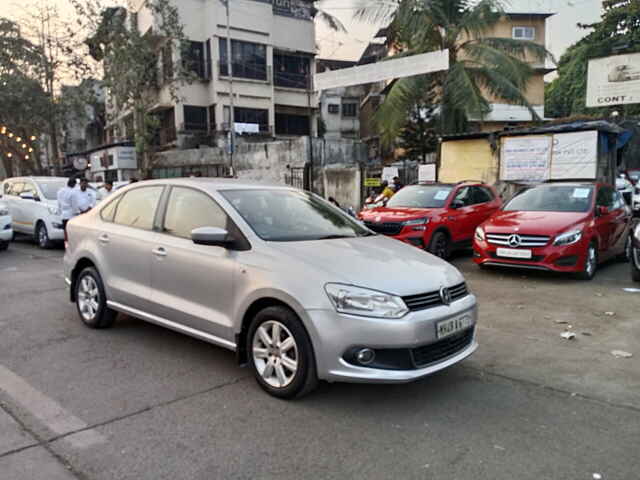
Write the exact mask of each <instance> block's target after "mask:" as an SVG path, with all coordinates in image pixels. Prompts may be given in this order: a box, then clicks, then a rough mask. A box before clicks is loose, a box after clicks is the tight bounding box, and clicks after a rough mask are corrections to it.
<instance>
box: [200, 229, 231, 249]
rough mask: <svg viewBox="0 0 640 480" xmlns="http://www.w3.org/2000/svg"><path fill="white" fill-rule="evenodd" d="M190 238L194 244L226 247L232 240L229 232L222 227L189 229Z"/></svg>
mask: <svg viewBox="0 0 640 480" xmlns="http://www.w3.org/2000/svg"><path fill="white" fill-rule="evenodd" d="M191 240H192V241H193V243H195V244H196V245H210V246H215V247H224V248H227V247H229V245H231V244H232V243H233V242H234V239H233V237H232V236H231V235H229V232H227V231H226V230H224V229H223V228H217V227H200V228H195V229H193V230H192V231H191Z"/></svg>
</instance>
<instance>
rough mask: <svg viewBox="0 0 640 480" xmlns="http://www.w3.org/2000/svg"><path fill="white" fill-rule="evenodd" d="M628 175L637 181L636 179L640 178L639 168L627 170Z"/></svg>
mask: <svg viewBox="0 0 640 480" xmlns="http://www.w3.org/2000/svg"><path fill="white" fill-rule="evenodd" d="M628 175H629V178H630V179H631V180H633V181H634V182H637V181H638V180H640V170H636V171H633V172H629V173H628Z"/></svg>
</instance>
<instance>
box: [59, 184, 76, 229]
mask: <svg viewBox="0 0 640 480" xmlns="http://www.w3.org/2000/svg"><path fill="white" fill-rule="evenodd" d="M75 187H76V179H75V178H73V177H70V178H69V180H67V186H66V187H64V188H61V189H60V190H59V191H58V194H57V198H58V208H59V209H60V215H61V216H62V228H63V229H64V230H65V231H66V230H67V222H68V221H69V220H70V219H71V217H72V216H73V213H72V209H71V197H72V195H73V192H74V191H75V190H74V189H75Z"/></svg>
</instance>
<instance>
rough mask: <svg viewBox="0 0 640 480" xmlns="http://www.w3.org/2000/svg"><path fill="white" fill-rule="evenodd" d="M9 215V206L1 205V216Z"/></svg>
mask: <svg viewBox="0 0 640 480" xmlns="http://www.w3.org/2000/svg"><path fill="white" fill-rule="evenodd" d="M5 215H9V209H8V208H7V207H0V217H4V216H5Z"/></svg>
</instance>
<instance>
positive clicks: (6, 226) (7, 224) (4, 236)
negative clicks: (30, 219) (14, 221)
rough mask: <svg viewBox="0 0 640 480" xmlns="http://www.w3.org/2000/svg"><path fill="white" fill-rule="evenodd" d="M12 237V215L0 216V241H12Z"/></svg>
mask: <svg viewBox="0 0 640 480" xmlns="http://www.w3.org/2000/svg"><path fill="white" fill-rule="evenodd" d="M12 238H13V229H12V227H11V217H0V242H10V241H11V239H12Z"/></svg>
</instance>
